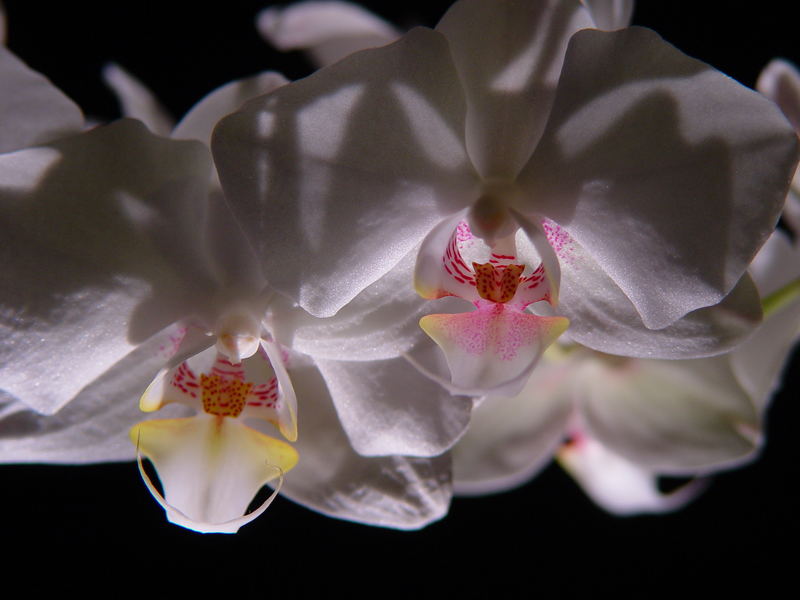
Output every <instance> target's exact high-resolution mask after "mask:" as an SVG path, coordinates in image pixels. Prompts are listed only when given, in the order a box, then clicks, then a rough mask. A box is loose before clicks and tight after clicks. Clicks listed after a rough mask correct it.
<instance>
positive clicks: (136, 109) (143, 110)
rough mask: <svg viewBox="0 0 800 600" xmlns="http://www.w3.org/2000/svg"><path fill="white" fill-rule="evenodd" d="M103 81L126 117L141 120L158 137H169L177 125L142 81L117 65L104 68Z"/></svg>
mask: <svg viewBox="0 0 800 600" xmlns="http://www.w3.org/2000/svg"><path fill="white" fill-rule="evenodd" d="M103 81H105V83H106V85H107V86H108V87H110V88H111V91H112V92H114V94H115V95H116V97H117V102H119V104H120V107H121V108H122V114H123V116H125V117H130V118H132V119H139V120H140V121H141V122H142V123H144V124H145V125H147V128H148V129H149V130H150V131H152V132H153V133H156V134H158V135H163V136H169V134H170V133H172V128H173V126H174V125H175V123H174V121H173V119H172V117H171V116H170V115H169V113H168V112H167V110H166V109H165V108H164V107H163V106H162V105H161V103H160V102H159V101H158V98H156V97H155V96H154V95H153V92H151V91H150V90H149V89H148V88H147V87H146V86H145V85H144V84H143V83H142V82H141V81H139V80H138V79H136V77H134V76H133V75H131V74H130V73H128V72H127V71H126V70H125V69H123V68H122V67H121V66H120V65H118V64H116V63H108V64H107V65H106V66H105V67H103Z"/></svg>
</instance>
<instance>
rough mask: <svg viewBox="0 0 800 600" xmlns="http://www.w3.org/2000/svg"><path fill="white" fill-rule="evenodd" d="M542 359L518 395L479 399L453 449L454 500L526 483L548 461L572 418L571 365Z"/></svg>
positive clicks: (551, 356)
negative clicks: (461, 495)
mask: <svg viewBox="0 0 800 600" xmlns="http://www.w3.org/2000/svg"><path fill="white" fill-rule="evenodd" d="M558 354H559V352H558V350H557V349H556V350H554V351H548V352H546V353H545V355H544V357H543V359H542V361H541V362H540V364H539V366H537V368H536V369H534V371H533V373H532V374H531V376H530V379H529V380H528V382H527V383H526V385H525V387H524V388H523V390H522V391H521V392H520V394H519V395H517V396H515V397H513V398H499V397H490V398H484V399H483V400H482V401H481V402H480V403H479V404H478V405H477V406H476V407H475V408H474V409H473V411H472V420H471V421H470V424H469V429H468V430H467V433H466V434H465V435H464V437H462V438H461V439H460V440H459V441H458V443H457V444H456V446H455V447H454V448H453V486H454V488H455V491H456V493H457V494H465V495H473V494H488V493H492V492H501V491H504V490H508V489H511V488H513V487H516V486H518V485H521V484H522V483H524V482H526V481H527V480H529V479H530V478H532V477H533V476H534V475H535V474H536V473H537V472H538V471H539V470H540V469H541V468H542V467H544V466H545V465H546V464H547V462H548V461H549V460H550V459H551V458H552V456H553V452H554V450H555V448H556V447H557V446H558V444H560V443H561V441H562V439H563V437H564V433H565V430H566V427H567V421H568V418H569V416H570V414H571V412H572V407H573V402H572V396H571V393H570V379H571V375H572V369H573V365H572V364H571V362H570V361H569V360H568V359H566V358H565V357H560V356H558Z"/></svg>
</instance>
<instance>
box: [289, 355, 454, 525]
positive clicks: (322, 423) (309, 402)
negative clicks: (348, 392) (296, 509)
mask: <svg viewBox="0 0 800 600" xmlns="http://www.w3.org/2000/svg"><path fill="white" fill-rule="evenodd" d="M291 374H292V379H293V380H294V382H295V388H296V391H297V395H298V397H299V398H300V399H301V402H302V406H303V435H301V436H300V438H299V439H298V441H297V444H296V448H297V450H298V452H299V453H300V455H301V457H302V460H300V462H299V463H298V465H297V466H296V467H295V468H294V469H293V470H292V472H291V473H289V474H288V475H287V476H286V482H285V484H284V487H283V490H282V492H281V493H282V495H283V496H285V497H287V498H290V499H292V500H294V501H296V502H298V503H300V504H302V505H303V506H306V507H308V508H311V509H314V510H317V511H319V512H321V513H323V514H326V515H329V516H332V517H337V518H340V519H348V520H351V521H356V522H360V523H368V524H371V525H380V526H382V527H393V528H396V529H418V528H420V527H423V526H425V525H427V524H428V523H430V522H432V521H435V520H438V519H441V518H442V517H443V516H444V515H445V514H446V513H447V509H448V505H449V503H450V495H451V489H450V458H449V456H448V455H447V454H444V455H442V456H439V457H436V458H431V459H429V458H409V457H405V456H387V457H373V458H367V457H364V456H360V455H359V454H357V453H356V452H355V451H354V450H353V449H352V447H351V446H350V444H349V441H348V438H347V435H346V434H345V432H344V431H343V430H342V425H341V424H340V422H339V419H338V417H337V414H336V411H335V410H334V408H333V403H332V402H331V398H330V395H329V394H328V392H327V386H326V383H325V381H324V380H323V379H322V377H321V376H320V374H319V372H318V371H317V370H316V369H315V368H313V367H310V366H304V367H300V368H292V371H291ZM429 399H430V400H431V403H432V404H436V398H434V397H430V398H429ZM454 400H456V401H457V399H454ZM424 422H425V421H419V423H420V424H422V423H424Z"/></svg>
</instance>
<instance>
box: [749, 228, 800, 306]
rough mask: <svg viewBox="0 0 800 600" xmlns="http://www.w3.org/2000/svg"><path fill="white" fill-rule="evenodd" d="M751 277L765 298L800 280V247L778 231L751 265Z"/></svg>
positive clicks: (770, 237) (782, 232)
mask: <svg viewBox="0 0 800 600" xmlns="http://www.w3.org/2000/svg"><path fill="white" fill-rule="evenodd" d="M750 275H752V277H753V281H754V282H755V284H756V285H757V286H758V291H759V293H760V294H761V295H762V296H764V297H766V296H769V295H770V294H773V293H774V292H777V291H778V290H780V289H781V288H782V287H783V286H785V285H787V284H789V283H791V282H792V281H795V280H797V279H800V245H793V244H792V242H791V241H790V240H789V236H788V235H786V233H785V232H784V231H782V230H781V229H776V230H775V231H774V232H773V233H772V235H771V236H769V239H768V240H767V242H766V243H765V244H764V245H763V246H762V247H761V250H759V251H758V254H756V257H755V258H754V259H753V262H752V263H751V264H750Z"/></svg>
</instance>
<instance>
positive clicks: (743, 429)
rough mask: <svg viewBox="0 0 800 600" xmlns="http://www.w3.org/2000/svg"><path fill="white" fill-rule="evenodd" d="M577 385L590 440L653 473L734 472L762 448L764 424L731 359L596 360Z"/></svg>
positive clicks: (586, 368) (605, 358)
mask: <svg viewBox="0 0 800 600" xmlns="http://www.w3.org/2000/svg"><path fill="white" fill-rule="evenodd" d="M579 377H580V380H579V381H578V382H577V385H578V386H579V388H578V392H577V394H578V397H579V399H580V401H581V410H582V414H583V416H584V418H585V424H586V429H587V434H588V435H590V436H591V437H594V438H597V440H598V441H599V442H600V443H602V444H603V445H604V446H607V447H608V448H609V449H610V450H612V451H613V452H615V453H617V454H620V455H622V456H623V457H626V458H627V459H628V460H631V461H634V462H635V463H636V464H638V465H640V466H642V467H644V468H646V469H648V470H650V471H651V472H658V473H664V474H685V473H696V472H702V471H703V470H706V469H710V468H712V467H714V468H717V467H719V466H722V465H731V464H734V463H738V462H741V461H742V460H743V459H746V458H749V457H750V456H751V455H752V453H753V451H754V450H755V449H756V447H757V445H758V442H759V436H760V433H759V428H760V424H761V422H760V416H759V414H758V412H757V411H756V409H755V406H754V405H753V402H752V401H751V399H750V397H749V395H748V394H747V393H746V392H745V390H743V389H742V388H741V386H740V385H739V384H738V383H737V380H736V378H735V377H734V374H733V372H732V369H731V366H730V362H729V361H728V359H727V357H725V356H717V357H712V358H704V359H696V360H679V361H678V360H673V361H664V360H644V359H625V358H620V357H600V356H598V357H597V358H596V359H595V360H593V361H590V362H589V361H587V362H586V363H584V366H583V368H582V370H581V372H580V374H579Z"/></svg>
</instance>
